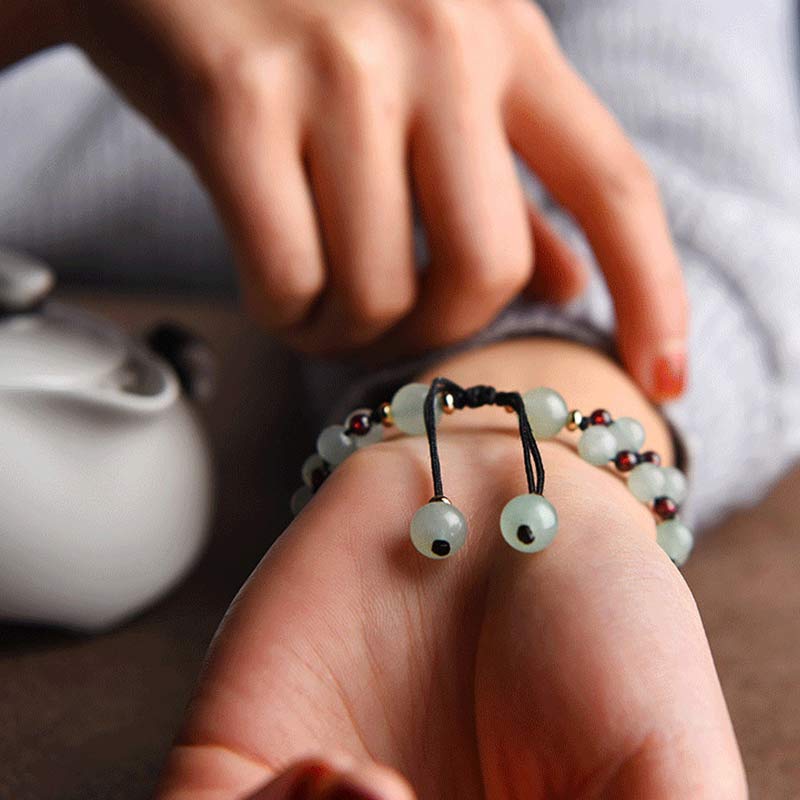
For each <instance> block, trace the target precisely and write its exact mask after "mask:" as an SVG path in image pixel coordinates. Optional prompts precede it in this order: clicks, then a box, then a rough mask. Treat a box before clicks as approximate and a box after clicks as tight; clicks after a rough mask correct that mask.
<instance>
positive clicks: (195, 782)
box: [156, 752, 415, 800]
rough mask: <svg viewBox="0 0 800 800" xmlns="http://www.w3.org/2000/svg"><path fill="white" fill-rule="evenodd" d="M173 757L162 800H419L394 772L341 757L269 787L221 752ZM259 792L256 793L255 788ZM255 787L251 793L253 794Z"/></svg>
mask: <svg viewBox="0 0 800 800" xmlns="http://www.w3.org/2000/svg"><path fill="white" fill-rule="evenodd" d="M177 756H178V754H177V753H173V754H172V756H171V759H170V763H169V766H168V769H167V770H166V771H165V774H164V776H163V778H162V781H161V784H160V787H159V790H158V792H157V795H156V800H183V798H185V799H186V800H242V798H243V797H245V794H243V793H246V800H414V797H415V795H414V792H413V791H412V790H411V788H410V787H409V785H408V783H407V782H406V781H405V780H404V779H403V778H402V777H401V776H400V775H399V774H398V773H397V772H395V771H394V770H392V769H389V768H388V767H385V766H383V765H380V764H376V763H374V762H371V761H365V762H356V761H354V760H352V759H350V758H348V757H346V756H342V755H340V754H335V755H332V756H330V757H326V758H306V759H302V760H300V761H297V762H295V763H294V764H292V765H290V766H289V767H287V768H286V769H284V770H283V771H281V772H280V773H279V774H278V775H277V776H273V777H272V778H271V779H270V780H269V782H268V783H266V784H264V780H265V778H266V773H265V772H264V771H263V770H261V769H247V767H246V766H245V765H244V764H243V763H241V762H240V763H239V765H238V766H234V764H235V763H236V762H234V761H233V759H229V761H228V762H227V765H226V766H223V764H224V759H225V758H226V756H225V754H224V753H223V752H218V753H217V754H216V758H215V757H214V755H213V754H212V753H205V757H203V754H202V753H194V754H193V756H198V757H192V758H187V759H185V760H183V761H181V760H180V758H178V757H177ZM256 786H257V787H259V788H253V787H256ZM248 787H249V788H248Z"/></svg>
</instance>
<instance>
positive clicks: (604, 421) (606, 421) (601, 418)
mask: <svg viewBox="0 0 800 800" xmlns="http://www.w3.org/2000/svg"><path fill="white" fill-rule="evenodd" d="M589 419H590V420H591V422H592V425H610V424H611V414H609V413H608V411H606V410H605V409H604V408H598V409H597V410H596V411H592V413H591V415H590V416H589Z"/></svg>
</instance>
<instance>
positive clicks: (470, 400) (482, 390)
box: [464, 386, 497, 408]
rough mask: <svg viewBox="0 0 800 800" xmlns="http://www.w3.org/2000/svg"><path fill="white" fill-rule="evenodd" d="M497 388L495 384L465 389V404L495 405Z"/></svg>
mask: <svg viewBox="0 0 800 800" xmlns="http://www.w3.org/2000/svg"><path fill="white" fill-rule="evenodd" d="M496 397H497V390H496V389H495V388H494V387H493V386H470V388H469V389H466V390H465V391H464V404H465V405H466V406H468V407H469V408H480V407H481V406H492V405H494V401H495V398H496Z"/></svg>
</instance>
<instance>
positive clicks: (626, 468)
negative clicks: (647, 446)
mask: <svg viewBox="0 0 800 800" xmlns="http://www.w3.org/2000/svg"><path fill="white" fill-rule="evenodd" d="M614 464H615V465H616V467H617V469H618V470H619V471H620V472H630V471H631V470H632V469H633V468H634V467H635V466H637V465H638V464H639V454H638V453H634V452H633V450H620V451H619V453H617V455H616V456H615V457H614Z"/></svg>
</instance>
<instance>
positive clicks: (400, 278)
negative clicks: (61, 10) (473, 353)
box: [61, 0, 686, 400]
mask: <svg viewBox="0 0 800 800" xmlns="http://www.w3.org/2000/svg"><path fill="white" fill-rule="evenodd" d="M61 2H66V3H68V4H69V5H70V7H71V8H72V9H73V13H72V14H71V15H70V16H71V18H72V19H73V25H72V32H71V35H72V38H74V39H75V41H77V42H78V43H79V44H80V45H82V46H83V47H84V48H86V49H87V50H88V51H89V53H90V54H91V56H92V57H93V58H94V60H95V61H96V62H97V63H98V64H99V65H100V66H101V67H102V68H103V69H104V70H105V71H106V72H107V73H108V74H109V75H110V76H111V78H112V79H113V80H114V81H115V82H116V83H117V85H118V86H119V87H121V89H122V90H123V92H124V93H125V94H126V95H127V96H128V97H129V98H130V99H131V100H132V101H133V102H134V103H135V104H136V105H137V106H138V107H139V108H140V109H141V110H143V111H144V112H145V113H146V114H147V115H148V116H149V117H150V118H151V119H152V120H153V121H154V122H155V123H156V124H157V125H158V126H159V127H160V128H161V129H162V130H163V131H165V132H166V133H167V134H168V135H169V136H170V137H171V139H172V140H173V142H175V144H176V145H177V146H178V147H179V148H180V149H181V150H183V152H184V153H185V154H186V155H187V156H188V157H189V158H190V159H191V161H192V163H193V164H194V166H195V168H196V170H197V172H198V174H199V175H200V176H201V178H202V179H203V180H204V181H205V183H206V184H207V186H208V187H209V189H210V191H211V193H212V195H213V197H214V199H215V201H216V204H217V207H218V209H219V211H220V213H221V215H222V217H223V219H224V221H225V223H226V225H227V228H228V231H229V233H230V236H231V239H232V241H233V243H234V246H235V249H236V251H237V254H238V260H239V263H240V265H241V274H242V279H243V280H242V282H243V286H244V290H245V294H246V297H247V299H248V302H249V306H250V308H251V309H252V310H253V312H254V313H255V314H256V315H257V316H258V317H259V318H260V319H261V320H262V321H264V322H265V323H266V324H267V325H268V326H270V327H271V328H273V329H275V330H279V331H282V332H283V334H284V336H285V337H286V338H287V339H288V340H289V341H290V342H291V343H293V344H295V345H297V346H299V347H301V348H303V349H307V350H314V351H330V350H335V349H342V348H345V349H346V348H351V347H354V346H358V345H364V344H366V343H368V342H375V341H376V340H379V339H381V337H383V339H382V342H383V345H384V346H386V345H387V342H388V343H389V345H390V346H391V347H398V346H399V347H401V348H418V347H431V346H436V345H442V344H446V343H449V342H453V341H457V340H460V339H462V338H464V337H466V336H468V335H470V334H472V333H474V332H476V331H478V330H480V329H481V328H482V327H484V326H485V325H486V324H487V323H488V322H489V321H490V320H491V319H492V318H493V317H494V316H495V315H496V314H497V313H498V312H499V311H500V310H501V309H502V308H503V307H504V306H505V305H506V304H507V303H508V302H509V301H510V300H511V299H512V298H513V297H514V296H516V295H517V294H518V293H519V292H520V290H522V289H523V287H525V286H526V285H528V284H529V283H530V282H531V278H532V275H533V268H534V261H535V260H536V261H537V264H536V267H537V273H536V275H535V277H534V278H533V285H534V290H535V291H536V290H538V292H539V293H540V294H541V293H544V294H545V295H546V296H547V297H548V298H550V299H564V298H567V297H570V296H572V295H574V294H575V293H576V292H578V291H580V289H581V287H582V285H583V270H582V267H581V266H580V264H579V263H578V262H577V260H576V258H575V257H574V256H573V255H572V254H571V252H570V251H569V249H568V248H567V247H566V246H565V245H564V244H563V243H562V242H560V241H559V240H558V238H557V237H556V236H555V234H554V233H553V231H552V230H550V228H549V227H548V225H547V223H546V222H545V221H544V219H543V218H542V217H541V215H539V214H538V213H537V212H536V211H535V210H531V211H528V210H527V209H526V202H525V200H524V197H523V193H522V191H521V188H520V185H519V183H518V180H517V176H516V173H515V169H514V164H513V159H512V148H513V149H516V150H517V151H518V152H519V153H520V154H521V155H522V157H523V158H524V159H525V160H526V161H527V162H528V164H529V165H530V167H531V168H532V169H533V171H534V172H535V173H536V174H537V175H538V176H539V177H540V178H541V180H542V181H543V182H544V184H545V185H546V187H547V188H548V190H549V191H550V192H551V194H552V195H553V196H554V197H555V198H556V199H557V200H558V201H559V202H560V203H561V204H563V205H564V206H565V207H566V208H567V209H569V210H570V211H571V212H572V213H573V214H574V216H575V217H576V218H577V219H578V221H579V222H580V224H581V225H582V226H583V228H584V230H585V231H586V233H587V234H588V237H589V239H590V241H591V244H592V246H593V248H594V250H595V252H596V254H597V256H598V258H599V261H600V263H601V265H602V267H603V270H604V272H605V275H606V277H607V279H608V283H609V286H610V289H611V292H612V294H613V297H614V301H615V304H616V310H617V319H618V332H619V344H620V348H621V352H622V354H623V357H624V359H625V361H626V364H627V366H628V368H629V369H630V370H631V372H632V374H633V375H634V376H635V377H636V379H637V381H638V382H639V384H640V385H641V386H642V388H643V389H644V390H645V392H646V393H648V394H649V396H650V397H651V399H655V400H663V399H667V398H669V397H672V396H675V395H676V394H679V393H680V391H681V390H682V388H683V372H684V356H683V353H684V346H685V345H684V339H685V333H686V331H685V325H686V319H685V318H686V301H685V298H684V294H683V286H682V279H681V272H680V269H679V265H678V262H677V258H676V256H675V253H674V251H673V248H672V245H671V243H670V237H669V233H668V230H667V225H666V223H665V220H664V215H663V213H662V209H661V205H660V201H659V197H658V192H657V189H656V186H655V183H654V181H653V178H652V177H651V176H650V174H649V172H648V170H647V169H646V167H645V166H644V164H643V162H642V160H641V159H640V158H639V156H638V155H637V154H636V152H635V151H634V149H633V147H632V146H631V144H630V143H629V142H628V140H627V139H626V138H625V136H624V135H623V133H622V131H621V130H620V128H619V126H618V125H617V124H616V122H615V121H614V119H613V118H612V116H611V115H610V114H609V113H608V111H607V110H606V109H605V108H604V107H603V106H602V105H601V104H600V103H599V102H598V100H597V99H596V98H595V97H594V96H593V95H592V94H591V92H590V91H589V90H588V88H587V87H586V85H585V84H584V83H583V81H582V80H581V79H580V78H579V77H578V76H577V75H576V73H575V72H574V71H573V70H572V69H571V67H570V66H569V64H568V63H567V61H566V59H565V58H564V56H563V54H562V53H561V52H560V50H559V48H558V46H557V43H556V41H555V39H554V37H553V35H552V32H551V30H550V28H549V26H548V23H547V21H546V19H545V17H544V15H543V14H542V13H541V11H540V10H539V9H538V7H537V6H536V5H535V4H533V3H531V2H528V0H494V1H493V2H488V3H487V2H484V1H483V0H341V1H340V2H335V3H333V2H329V0H270V2H264V1H263V0H230V2H206V3H202V4H198V3H197V2H195V0H135V2H134V0H102V1H100V0H88V2H87V0H81V2H76V1H75V0H61ZM409 176H410V177H409ZM411 185H413V187H414V193H415V195H416V199H417V201H418V204H419V208H420V210H421V212H422V216H423V218H424V222H425V225H426V228H427V232H428V236H429V240H430V244H431V248H432V264H431V265H430V268H429V270H428V271H427V272H426V274H424V275H423V276H421V277H420V276H419V275H418V274H417V272H416V271H415V269H414V265H413V258H412V257H413V252H412V229H411V223H412V192H411ZM531 215H532V216H531ZM387 332H391V336H390V337H389V338H388V339H387V337H386V336H385V334H387Z"/></svg>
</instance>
